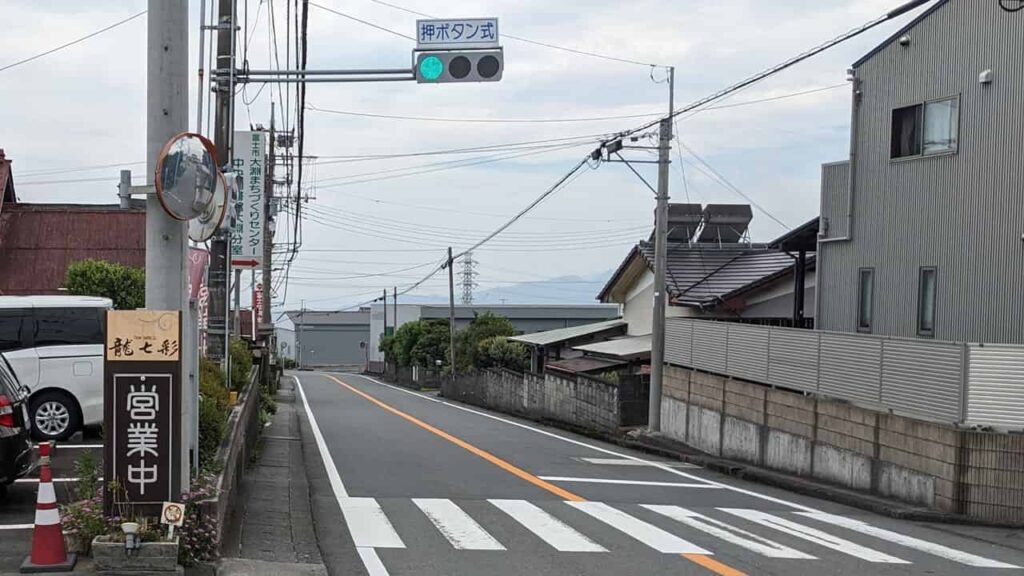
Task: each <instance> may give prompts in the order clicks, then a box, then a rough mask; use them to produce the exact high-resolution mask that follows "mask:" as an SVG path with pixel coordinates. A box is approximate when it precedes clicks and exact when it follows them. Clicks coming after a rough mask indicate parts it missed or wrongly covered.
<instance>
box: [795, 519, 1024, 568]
mask: <svg viewBox="0 0 1024 576" xmlns="http://www.w3.org/2000/svg"><path fill="white" fill-rule="evenodd" d="M799 514H800V515H801V516H806V517H807V518H813V519H815V520H818V521H820V522H826V523H828V524H832V525H833V526H840V527H842V528H846V529H848V530H853V531H854V532H860V533H861V534H866V535H868V536H874V537H875V538H879V539H881V540H887V541H889V542H893V543H895V544H899V545H900V546H906V547H907V548H913V549H914V550H919V551H921V552H925V553H928V554H933V555H935V556H939V557H940V558H945V559H946V560H952V561H954V562H959V563H960V564H966V565H968V566H977V567H979V568H1020V566H1015V565H1013V564H1007V563H1005V562H999V561H997V560H991V559H989V558H984V557H982V556H975V555H974V554H969V553H967V552H962V551H960V550H956V549H955V548H948V547H946V546H942V545H941V544H936V543H934V542H928V541H927V540H921V539H919V538H914V537H913V536H907V535H906V534H900V533H899V532H892V531H890V530H885V529H883V528H877V527H875V526H872V525H870V524H868V523H866V522H862V521H860V520H854V519H852V518H846V517H843V516H836V515H834V514H826V513H824V512H819V513H815V514H812V513H802V512H801V513H799Z"/></svg>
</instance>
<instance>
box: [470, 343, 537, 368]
mask: <svg viewBox="0 0 1024 576" xmlns="http://www.w3.org/2000/svg"><path fill="white" fill-rule="evenodd" d="M529 356H530V351H529V350H527V349H526V346H524V345H523V344H521V343H519V342H512V341H510V340H509V339H508V338H506V337H504V336H494V337H491V338H485V339H484V340H482V341H481V342H480V345H479V346H478V351H477V367H479V368H487V367H491V366H493V367H497V368H507V369H508V370H514V371H516V372H522V371H524V370H526V366H527V363H528V359H529Z"/></svg>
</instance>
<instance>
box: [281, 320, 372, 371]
mask: <svg viewBox="0 0 1024 576" xmlns="http://www.w3.org/2000/svg"><path fill="white" fill-rule="evenodd" d="M369 339H370V327H369V325H363V326H359V325H336V326H305V327H303V328H302V330H300V331H298V332H296V340H297V342H296V345H297V346H298V347H299V348H300V350H299V351H298V355H299V358H300V361H301V364H302V366H362V365H363V364H364V363H365V362H366V350H364V349H362V348H360V347H359V343H360V342H367V341H369Z"/></svg>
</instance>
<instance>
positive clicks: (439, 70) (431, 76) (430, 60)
mask: <svg viewBox="0 0 1024 576" xmlns="http://www.w3.org/2000/svg"><path fill="white" fill-rule="evenodd" d="M443 73H444V63H443V62H441V59H440V58H438V57H437V56H427V57H426V58H424V59H423V60H420V78H423V79H424V80H437V79H438V78H440V77H441V74H443Z"/></svg>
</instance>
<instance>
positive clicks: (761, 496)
mask: <svg viewBox="0 0 1024 576" xmlns="http://www.w3.org/2000/svg"><path fill="white" fill-rule="evenodd" d="M343 376H346V377H348V376H353V374H343ZM359 377H360V378H363V379H365V380H369V381H370V382H373V383H375V384H379V385H381V386H384V387H386V388H391V389H392V390H396V391H398V392H402V393H403V394H409V395H411V396H415V397H417V398H419V399H421V400H426V401H428V402H434V403H437V404H444V405H445V406H448V407H450V408H454V409H456V410H462V411H463V412H469V413H470V414H476V415H477V416H483V417H484V418H490V419H491V420H495V421H497V422H504V423H505V424H508V425H510V426H515V427H517V428H522V429H524V430H529V431H531V432H536V433H537V434H543V435H544V436H547V437H549V438H556V439H558V440H561V441H562V442H568V443H569V444H572V445H574V446H582V447H583V448H589V449H590V450H595V451H597V452H601V453H602V454H608V455H610V456H615V457H617V458H625V459H627V460H633V461H635V462H642V463H644V464H645V465H648V466H653V467H654V468H658V469H659V470H664V471H665V472H668V473H669V474H674V475H676V476H680V477H683V478H688V479H690V480H696V481H698V482H706V483H708V484H714V485H716V486H721V487H722V488H724V489H726V490H731V491H733V492H736V493H737V494H745V495H747V496H750V497H752V498H757V499H759V500H764V501H765V502H774V503H775V504H781V505H783V506H789V507H790V508H794V509H796V510H801V511H803V512H820V510H818V509H817V508H812V507H810V506H804V505H803V504H797V503H796V502H790V501H789V500H784V499H782V498H776V497H774V496H769V495H767V494H761V493H760V492H755V491H753V490H747V489H745V488H740V487H739V486H732V485H730V484H724V483H722V482H716V481H714V480H708V479H706V478H701V477H700V476H694V475H693V474H687V473H686V472H681V471H679V470H674V469H672V468H670V467H669V466H665V465H663V464H660V463H658V462H654V461H651V460H645V459H643V458H637V457H636V456H631V455H629V454H623V453H621V452H616V451H614V450H608V449H607V448H601V447H600V446H595V445H593V444H588V443H586V442H580V441H579V440H574V439H572V438H567V437H565V436H561V435H559V434H555V433H554V432H548V431H547V430H541V429H540V428H535V427H533V426H528V425H526V424H522V423H520V422H516V421H514V420H509V419H507V418H501V417H499V416H495V415H493V414H488V413H486V412H481V411H479V410H473V409H472V408H467V407H465V406H459V405H458V404H452V403H450V402H445V401H444V400H438V399H436V398H430V397H427V396H424V395H423V394H419V393H416V392H413V391H412V390H406V389H404V388H399V387H397V386H392V385H391V384H387V383H385V382H381V381H380V380H377V379H376V378H372V377H370V376H359Z"/></svg>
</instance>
